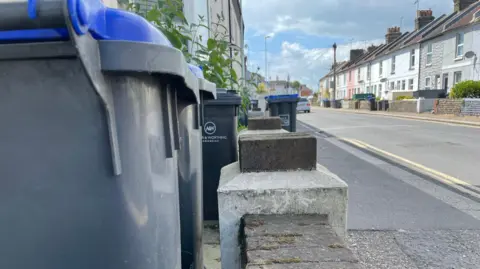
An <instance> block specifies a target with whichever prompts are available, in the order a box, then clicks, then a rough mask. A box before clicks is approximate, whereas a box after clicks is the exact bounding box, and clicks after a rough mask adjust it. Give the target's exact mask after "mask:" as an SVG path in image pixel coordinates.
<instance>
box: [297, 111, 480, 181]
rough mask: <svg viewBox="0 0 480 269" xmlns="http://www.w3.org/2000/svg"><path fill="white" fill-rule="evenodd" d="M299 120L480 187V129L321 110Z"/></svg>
mask: <svg viewBox="0 0 480 269" xmlns="http://www.w3.org/2000/svg"><path fill="white" fill-rule="evenodd" d="M298 119H299V120H301V121H303V122H306V123H308V124H311V125H314V126H319V127H321V129H322V130H323V131H325V132H328V133H330V134H333V135H335V136H337V137H344V138H353V139H356V140H359V141H362V142H365V143H368V144H370V145H373V146H375V147H377V148H380V149H382V150H385V151H387V152H390V153H393V154H395V155H397V156H400V157H403V158H405V159H408V160H411V161H413V162H415V163H419V164H421V165H423V166H425V167H428V168H431V169H434V170H436V171H439V172H442V173H444V174H447V175H449V176H452V177H454V178H458V179H460V180H462V181H465V182H468V183H470V184H472V185H474V186H480V166H479V159H480V128H473V127H467V126H459V125H453V124H443V123H434V122H426V121H418V120H409V119H400V118H393V117H384V116H375V115H365V114H354V113H347V112H341V111H336V110H327V109H318V108H317V109H315V108H314V109H313V113H310V114H304V115H303V114H300V115H299V117H298Z"/></svg>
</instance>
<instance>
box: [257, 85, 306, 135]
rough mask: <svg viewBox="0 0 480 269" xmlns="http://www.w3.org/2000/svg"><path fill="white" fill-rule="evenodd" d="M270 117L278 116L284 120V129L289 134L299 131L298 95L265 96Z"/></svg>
mask: <svg viewBox="0 0 480 269" xmlns="http://www.w3.org/2000/svg"><path fill="white" fill-rule="evenodd" d="M265 100H266V101H267V106H268V111H269V114H270V117H274V116H278V117H280V119H281V120H282V128H283V129H284V130H287V131H289V132H296V131H297V103H298V100H300V99H299V97H298V94H285V95H270V96H265Z"/></svg>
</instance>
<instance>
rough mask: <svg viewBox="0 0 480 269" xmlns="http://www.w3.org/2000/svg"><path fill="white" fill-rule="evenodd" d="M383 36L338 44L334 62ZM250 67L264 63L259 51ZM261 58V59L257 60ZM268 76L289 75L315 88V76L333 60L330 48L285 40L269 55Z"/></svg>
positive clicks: (320, 73)
mask: <svg viewBox="0 0 480 269" xmlns="http://www.w3.org/2000/svg"><path fill="white" fill-rule="evenodd" d="M383 41H384V40H383V39H373V40H369V41H365V42H353V43H351V44H346V45H339V46H338V47H337V61H338V62H341V61H346V60H348V58H349V56H350V49H359V48H362V49H366V48H367V47H368V46H370V45H372V44H374V45H379V44H381V43H382V42H383ZM255 56H256V57H253V58H254V60H252V61H250V65H251V66H262V67H263V66H264V65H265V64H264V63H262V62H261V59H264V56H263V57H262V55H261V54H256V55H255ZM257 59H260V60H257ZM268 59H269V64H268V69H269V70H268V75H269V77H271V79H272V80H275V79H276V78H277V76H278V77H279V79H283V80H285V79H286V78H287V76H288V75H290V79H291V80H299V81H301V82H302V83H305V84H307V85H308V86H309V87H310V88H312V89H314V90H316V89H318V79H319V78H320V77H321V76H323V75H324V74H325V73H327V72H328V70H329V69H330V67H331V65H332V63H333V49H332V48H315V49H307V48H305V47H304V46H302V45H301V44H299V43H295V42H288V41H284V42H283V43H282V46H281V51H280V53H278V54H270V53H269V54H268ZM262 72H263V71H262Z"/></svg>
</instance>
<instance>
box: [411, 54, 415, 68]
mask: <svg viewBox="0 0 480 269" xmlns="http://www.w3.org/2000/svg"><path fill="white" fill-rule="evenodd" d="M410 68H415V50H414V49H413V50H411V51H410Z"/></svg>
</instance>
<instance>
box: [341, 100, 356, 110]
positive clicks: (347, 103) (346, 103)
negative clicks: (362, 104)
mask: <svg viewBox="0 0 480 269" xmlns="http://www.w3.org/2000/svg"><path fill="white" fill-rule="evenodd" d="M342 108H346V109H355V101H353V100H342Z"/></svg>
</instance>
